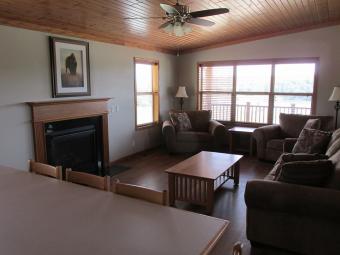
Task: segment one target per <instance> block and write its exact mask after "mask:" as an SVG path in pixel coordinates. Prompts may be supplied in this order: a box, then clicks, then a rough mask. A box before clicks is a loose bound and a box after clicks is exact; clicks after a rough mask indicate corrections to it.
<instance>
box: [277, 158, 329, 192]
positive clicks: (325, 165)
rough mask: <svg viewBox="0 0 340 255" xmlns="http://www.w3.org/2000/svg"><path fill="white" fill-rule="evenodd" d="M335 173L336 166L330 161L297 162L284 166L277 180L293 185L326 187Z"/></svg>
mask: <svg viewBox="0 0 340 255" xmlns="http://www.w3.org/2000/svg"><path fill="white" fill-rule="evenodd" d="M333 172H334V166H333V163H332V161H330V160H324V159H323V160H312V161H295V162H288V163H285V164H283V165H282V168H281V172H280V174H279V176H278V178H277V180H278V181H280V182H286V183H292V184H300V185H309V186H324V185H326V184H327V182H328V181H329V180H330V177H331V176H332V174H333Z"/></svg>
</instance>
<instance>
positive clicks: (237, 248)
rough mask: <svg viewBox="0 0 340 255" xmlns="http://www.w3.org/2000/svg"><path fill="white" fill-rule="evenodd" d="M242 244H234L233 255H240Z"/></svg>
mask: <svg viewBox="0 0 340 255" xmlns="http://www.w3.org/2000/svg"><path fill="white" fill-rule="evenodd" d="M242 247H243V245H242V243H241V242H237V243H235V244H234V248H233V255H242Z"/></svg>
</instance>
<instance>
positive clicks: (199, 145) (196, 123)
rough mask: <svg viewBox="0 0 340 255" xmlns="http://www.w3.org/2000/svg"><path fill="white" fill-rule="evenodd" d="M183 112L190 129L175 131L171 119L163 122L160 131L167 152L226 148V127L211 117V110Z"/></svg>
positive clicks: (223, 149) (221, 149)
mask: <svg viewBox="0 0 340 255" xmlns="http://www.w3.org/2000/svg"><path fill="white" fill-rule="evenodd" d="M185 112H186V113H187V114H188V117H189V119H190V122H191V125H192V129H191V130H190V131H176V129H175V127H174V125H173V123H172V122H171V120H166V121H164V122H163V128H162V133H163V137H164V140H165V145H166V147H167V149H168V151H169V152H171V153H194V152H199V151H202V150H208V151H225V150H226V148H227V147H226V143H227V141H226V140H227V134H226V133H227V131H226V128H225V126H224V125H222V124H221V123H219V122H217V121H215V120H212V119H211V111H185Z"/></svg>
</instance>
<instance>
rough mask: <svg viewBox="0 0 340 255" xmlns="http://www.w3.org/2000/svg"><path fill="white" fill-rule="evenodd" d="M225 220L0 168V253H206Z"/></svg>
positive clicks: (47, 254) (217, 237)
mask: <svg viewBox="0 0 340 255" xmlns="http://www.w3.org/2000/svg"><path fill="white" fill-rule="evenodd" d="M228 224H229V222H228V221H227V220H223V219H219V218H214V217H210V216H206V215H202V214H198V213H193V212H188V211H185V210H181V209H177V208H172V207H168V206H162V205H158V204H153V203H149V202H146V201H143V200H138V199H134V198H130V197H127V196H121V195H117V194H114V193H112V192H107V191H101V190H97V189H94V188H90V187H86V186H82V185H79V184H74V183H70V182H66V181H62V180H57V179H54V178H50V177H46V176H41V175H37V174H34V173H30V172H28V171H23V170H19V169H14V168H10V167H6V166H0V254H3V255H23V254H25V255H40V254H44V255H45V254H46V255H68V254H70V255H71V254H72V255H78V254H79V255H109V254H119V255H125V254H127V255H129V254H131V255H134V254H138V255H153V254H154V255H163V254H164V255H167V254H169V255H170V254H171V255H174V254H177V255H181V254H183V255H191V254H192V255H197V254H209V253H210V252H211V250H212V249H213V247H214V246H215V244H216V243H217V241H218V240H219V238H220V237H221V236H222V235H223V233H224V232H225V231H226V229H227V226H228Z"/></svg>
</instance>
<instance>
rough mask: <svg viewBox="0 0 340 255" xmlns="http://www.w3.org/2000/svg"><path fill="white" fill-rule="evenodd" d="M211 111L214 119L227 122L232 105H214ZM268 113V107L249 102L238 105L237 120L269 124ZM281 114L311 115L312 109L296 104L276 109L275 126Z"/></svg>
mask: <svg viewBox="0 0 340 255" xmlns="http://www.w3.org/2000/svg"><path fill="white" fill-rule="evenodd" d="M210 110H211V111H212V118H213V119H217V120H227V118H228V117H227V116H228V114H229V113H230V112H231V104H213V105H211V109H210ZM267 112H268V107H267V106H256V105H251V103H250V102H247V104H245V105H236V120H237V121H238V122H253V123H267V121H268V115H267ZM280 113H288V114H303V115H309V114H311V108H307V107H296V106H295V104H291V105H290V106H285V107H283V106H277V107H274V117H273V123H274V124H278V123H279V116H280Z"/></svg>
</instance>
